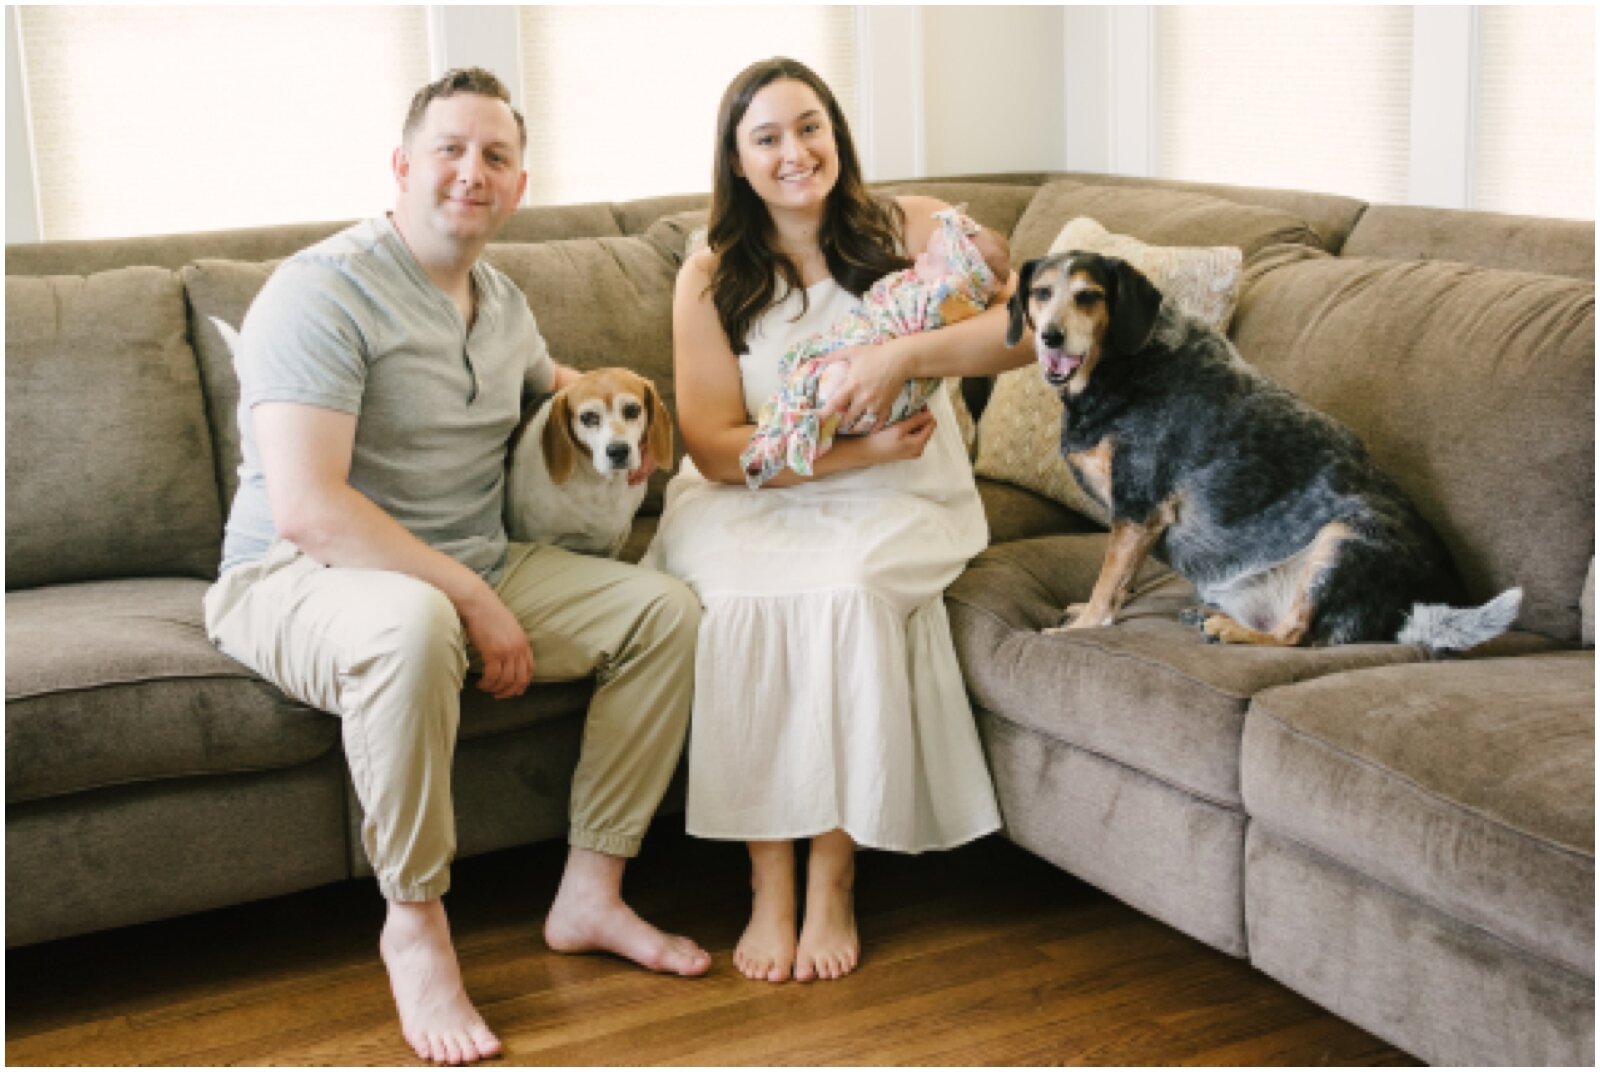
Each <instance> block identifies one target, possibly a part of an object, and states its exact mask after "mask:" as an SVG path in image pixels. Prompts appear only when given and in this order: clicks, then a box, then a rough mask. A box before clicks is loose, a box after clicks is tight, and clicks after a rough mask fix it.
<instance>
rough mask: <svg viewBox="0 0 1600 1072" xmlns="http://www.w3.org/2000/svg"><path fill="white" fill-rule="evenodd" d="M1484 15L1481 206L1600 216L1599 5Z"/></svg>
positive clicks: (1497, 10)
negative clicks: (1597, 186)
mask: <svg viewBox="0 0 1600 1072" xmlns="http://www.w3.org/2000/svg"><path fill="white" fill-rule="evenodd" d="M1478 17H1479V19H1480V22H1479V24H1478V34H1479V36H1478V41H1479V50H1478V56H1479V61H1478V62H1479V66H1478V102H1477V103H1478V139H1477V150H1476V153H1475V160H1474V175H1475V182H1474V187H1475V198H1474V207H1475V208H1480V209H1487V210H1490V211H1494V212H1516V213H1524V214H1531V215H1538V216H1568V217H1576V218H1579V219H1590V220H1592V219H1594V148H1595V146H1594V118H1595V117H1594V8H1593V7H1590V6H1588V5H1584V6H1581V7H1485V8H1482V9H1480V11H1479V13H1478Z"/></svg>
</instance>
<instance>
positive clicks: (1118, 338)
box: [1106, 257, 1161, 354]
mask: <svg viewBox="0 0 1600 1072" xmlns="http://www.w3.org/2000/svg"><path fill="white" fill-rule="evenodd" d="M1106 266H1107V267H1108V268H1109V269H1110V270H1111V278H1112V279H1114V280H1116V285H1117V292H1116V294H1115V296H1114V297H1113V299H1112V302H1111V341H1112V342H1114V343H1115V344H1116V347H1117V349H1118V350H1119V351H1121V352H1122V353H1125V354H1136V353H1138V352H1139V351H1140V350H1143V349H1144V347H1145V344H1146V343H1148V342H1149V341H1150V333H1151V332H1152V331H1154V330H1155V326H1156V313H1158V312H1159V311H1160V310H1161V292H1160V291H1159V290H1157V289H1156V287H1155V284H1154V283H1152V282H1150V280H1148V279H1146V278H1145V277H1144V273H1143V272H1141V271H1139V269H1137V268H1135V267H1134V266H1133V265H1131V264H1129V263H1128V262H1127V261H1125V260H1122V259H1121V258H1119V257H1107V258H1106Z"/></svg>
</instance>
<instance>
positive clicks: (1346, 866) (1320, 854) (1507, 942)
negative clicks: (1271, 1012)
mask: <svg viewBox="0 0 1600 1072" xmlns="http://www.w3.org/2000/svg"><path fill="white" fill-rule="evenodd" d="M1246 814H1247V815H1249V822H1250V825H1252V826H1253V825H1255V824H1257V823H1260V824H1261V826H1262V828H1263V829H1264V830H1265V831H1266V832H1267V833H1268V834H1270V835H1271V836H1272V837H1276V838H1281V839H1283V840H1284V841H1287V842H1289V843H1290V844H1292V845H1294V846H1295V847H1296V848H1298V849H1300V850H1301V851H1303V852H1305V853H1307V854H1308V855H1311V856H1314V857H1316V858H1317V859H1318V860H1321V861H1325V862H1327V863H1328V864H1330V865H1332V866H1333V867H1336V868H1338V869H1339V870H1340V871H1343V872H1345V873H1346V874H1348V875H1352V876H1354V877H1355V878H1356V879H1357V880H1359V881H1362V882H1367V883H1370V884H1371V885H1373V886H1377V887H1378V888H1379V889H1382V890H1384V891H1386V892H1388V893H1389V894H1391V895H1393V896H1394V897H1396V898H1398V899H1400V900H1402V901H1404V902H1405V903H1406V904H1408V905H1414V906H1417V907H1420V908H1425V909H1428V910H1430V911H1432V912H1436V913H1438V914H1439V915H1441V916H1443V917H1444V918H1445V919H1447V920H1449V921H1450V923H1451V924H1452V925H1454V926H1456V927H1460V928H1461V929H1463V930H1468V931H1473V932H1475V933H1477V934H1481V935H1483V936H1484V937H1485V938H1488V939H1489V940H1490V941H1493V942H1496V943H1498V944H1500V945H1503V946H1505V947H1506V948H1508V949H1510V950H1512V951H1513V952H1515V953H1518V954H1520V955H1521V956H1524V957H1528V958H1529V959H1532V960H1536V961H1538V962H1539V963H1540V964H1545V965H1549V966H1550V967H1552V968H1554V969H1555V970H1556V971H1558V972H1561V973H1563V974H1565V975H1567V976H1569V977H1570V978H1571V979H1573V980H1574V981H1575V982H1578V983H1591V984H1592V983H1593V982H1594V980H1593V979H1592V978H1587V977H1584V976H1582V975H1579V974H1578V973H1577V972H1576V971H1575V970H1574V969H1573V968H1572V967H1571V966H1570V965H1568V964H1565V963H1563V962H1561V961H1558V960H1552V959H1551V958H1550V957H1548V956H1546V955H1545V954H1543V953H1539V952H1535V951H1534V950H1532V949H1528V948H1526V947H1525V946H1523V945H1522V944H1520V943H1518V942H1514V941H1512V940H1511V939H1509V938H1507V937H1505V936H1504V935H1500V934H1496V933H1494V932H1493V931H1491V930H1488V929H1487V928H1485V927H1484V926H1482V925H1481V924H1478V923H1473V922H1471V921H1469V920H1465V919H1462V918H1461V917H1460V916H1457V915H1456V914H1455V913H1454V912H1451V911H1450V910H1449V909H1447V908H1444V907H1443V906H1440V905H1436V904H1432V903H1430V902H1428V901H1424V900H1422V899H1420V898H1418V897H1416V896H1415V895H1413V894H1411V893H1408V892H1407V891H1405V890H1402V889H1400V888H1399V887H1397V886H1393V885H1391V884H1389V883H1388V882H1385V881H1384V880H1383V879H1380V878H1378V877H1377V876H1375V875H1371V874H1368V873H1367V872H1365V871H1362V870H1360V869H1359V868H1357V867H1355V866H1354V865H1352V864H1350V863H1347V862H1346V861H1344V860H1341V859H1340V858H1339V857H1337V856H1334V855H1331V854H1330V853H1327V852H1324V851H1323V850H1321V849H1319V848H1317V847H1316V846H1314V845H1311V844H1308V843H1307V842H1305V841H1302V840H1301V839H1300V838H1297V837H1295V836H1294V835H1293V834H1290V833H1287V832H1285V831H1283V830H1281V829H1279V828H1278V827H1276V826H1274V825H1273V824H1272V823H1270V822H1266V821H1264V820H1262V819H1258V818H1257V817H1256V816H1255V815H1254V814H1251V813H1248V812H1247V813H1246ZM1246 834H1247V835H1248V831H1246ZM1250 871H1251V868H1250V864H1249V853H1248V851H1247V852H1246V853H1245V875H1246V878H1247V879H1248V876H1249V873H1250ZM1244 891H1245V893H1244V901H1245V927H1246V929H1247V931H1248V928H1249V925H1250V886H1249V883H1248V882H1246V884H1245V887H1244Z"/></svg>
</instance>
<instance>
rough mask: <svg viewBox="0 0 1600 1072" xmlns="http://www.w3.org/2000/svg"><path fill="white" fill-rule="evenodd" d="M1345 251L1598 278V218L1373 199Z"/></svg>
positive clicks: (1391, 258) (1361, 254) (1573, 277)
mask: <svg viewBox="0 0 1600 1072" xmlns="http://www.w3.org/2000/svg"><path fill="white" fill-rule="evenodd" d="M1343 252H1344V255H1345V256H1347V257H1387V258H1389V259H1390V260H1397V261H1412V260H1416V261H1423V260H1430V261H1460V262H1461V263H1463V264H1476V265H1478V266H1480V267H1483V268H1509V269H1511V270H1513V271H1517V272H1538V273H1540V274H1541V275H1564V276H1568V277H1570V278H1572V279H1582V280H1584V281H1586V282H1589V283H1593V282H1594V221H1593V220H1555V219H1543V218H1539V217H1535V216H1506V215H1501V214H1500V213H1496V212H1465V211H1462V210H1459V209H1448V208H1420V207H1418V206H1415V205H1373V206H1372V207H1370V208H1368V209H1367V211H1366V212H1364V213H1363V214H1362V216H1361V222H1360V223H1358V224H1357V225H1356V228H1355V230H1354V231H1353V232H1351V234H1350V239H1349V241H1348V242H1346V243H1345V247H1344V250H1343Z"/></svg>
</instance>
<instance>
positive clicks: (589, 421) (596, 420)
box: [578, 409, 600, 428]
mask: <svg viewBox="0 0 1600 1072" xmlns="http://www.w3.org/2000/svg"><path fill="white" fill-rule="evenodd" d="M578 423H579V424H581V425H583V426H584V427H585V428H598V427H600V414H598V413H596V412H595V411H594V410H592V409H591V410H585V411H584V412H582V413H580V414H578Z"/></svg>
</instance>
